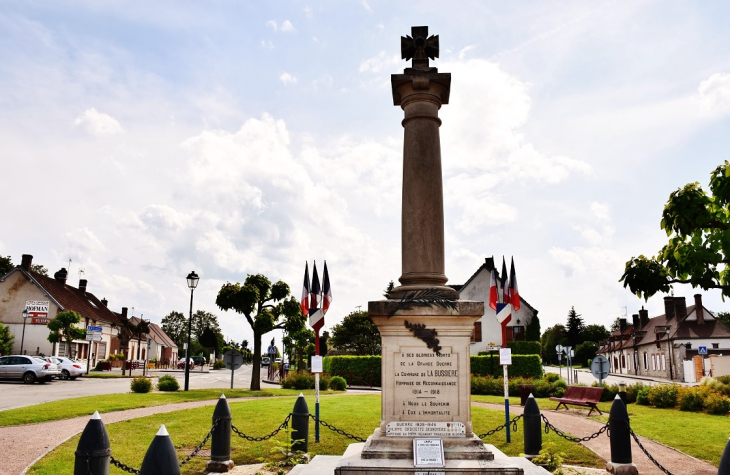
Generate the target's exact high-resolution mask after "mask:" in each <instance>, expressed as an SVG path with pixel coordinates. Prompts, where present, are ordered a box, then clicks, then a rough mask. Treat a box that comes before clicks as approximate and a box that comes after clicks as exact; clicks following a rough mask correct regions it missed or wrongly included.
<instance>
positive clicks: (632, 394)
mask: <svg viewBox="0 0 730 475" xmlns="http://www.w3.org/2000/svg"><path fill="white" fill-rule="evenodd" d="M642 388H647V389H648V386H644V384H643V383H642V382H638V383H636V384H632V385H630V386H626V402H627V403H629V404H631V403H634V402H636V397H637V395H638V394H639V391H640V390H641V389H642Z"/></svg>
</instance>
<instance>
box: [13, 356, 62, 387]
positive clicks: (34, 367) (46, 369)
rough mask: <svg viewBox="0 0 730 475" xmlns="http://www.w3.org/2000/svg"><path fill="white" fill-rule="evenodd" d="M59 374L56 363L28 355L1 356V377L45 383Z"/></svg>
mask: <svg viewBox="0 0 730 475" xmlns="http://www.w3.org/2000/svg"><path fill="white" fill-rule="evenodd" d="M58 374H59V371H58V369H56V367H55V365H53V364H51V363H48V362H46V361H43V360H41V359H36V358H33V357H31V356H26V355H9V356H3V357H0V378H1V379H20V380H22V381H23V382H24V383H26V384H32V383H34V382H36V381H38V382H39V383H45V382H48V381H50V380H52V379H53V378H54V377H55V376H57V375H58Z"/></svg>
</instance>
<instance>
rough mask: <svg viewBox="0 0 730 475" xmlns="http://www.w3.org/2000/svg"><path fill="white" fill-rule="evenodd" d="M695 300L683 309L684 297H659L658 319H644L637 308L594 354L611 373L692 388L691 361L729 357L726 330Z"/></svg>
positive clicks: (729, 334) (645, 315)
mask: <svg viewBox="0 0 730 475" xmlns="http://www.w3.org/2000/svg"><path fill="white" fill-rule="evenodd" d="M694 300H695V304H694V305H690V306H689V307H688V306H687V304H686V300H685V298H684V297H674V296H671V297H664V314H663V315H659V316H656V317H653V318H649V312H648V311H647V310H645V309H644V308H643V307H642V309H641V310H639V313H638V314H634V315H633V316H632V323H631V324H630V325H629V324H628V322H627V320H626V319H620V320H619V322H620V326H619V328H618V329H617V330H615V331H614V332H612V333H611V335H610V336H609V338H608V339H607V340H605V341H603V342H601V343H600V347H599V350H598V354H602V355H603V356H605V357H606V358H607V359H608V362H609V367H610V372H611V373H614V374H633V375H637V376H649V377H654V378H662V379H667V380H673V381H686V382H693V381H694V380H695V379H694V369H693V362H692V360H693V358H694V357H697V356H701V358H703V359H706V358H707V357H709V356H712V355H721V354H723V353H724V354H726V355H727V354H728V353H730V328H729V327H728V326H727V325H725V324H724V323H723V322H721V321H720V320H717V319H716V318H715V317H714V315H713V314H712V312H710V311H709V310H708V309H707V308H705V307H704V306H703V305H702V295H701V294H696V295H695V296H694ZM701 348H702V350H703V351H702V354H700V349H701ZM706 367H708V368H709V363H706Z"/></svg>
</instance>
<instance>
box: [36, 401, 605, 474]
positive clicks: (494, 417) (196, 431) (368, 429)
mask: <svg viewBox="0 0 730 475" xmlns="http://www.w3.org/2000/svg"><path fill="white" fill-rule="evenodd" d="M307 403H308V404H309V407H310V410H313V409H314V398H313V397H308V398H307ZM291 410H292V401H291V400H290V399H264V400H257V401H245V402H238V403H231V413H232V416H233V424H234V425H235V426H236V427H237V428H238V429H239V430H240V431H241V432H243V433H245V434H246V435H249V436H255V437H260V436H263V435H266V434H268V433H270V432H271V431H272V430H273V429H275V428H276V427H277V426H278V425H279V424H281V422H282V421H283V420H284V418H285V417H286V415H287V414H289V412H291ZM320 411H321V418H322V420H324V421H325V422H327V423H329V424H334V425H335V426H336V427H337V428H338V429H342V430H344V431H345V432H348V433H351V434H354V435H357V436H359V437H362V438H366V437H368V436H369V435H370V434H372V432H373V430H375V428H376V427H377V426H378V425H379V424H380V395H379V394H373V395H358V396H348V397H326V398H322V399H321V400H320ZM212 413H213V408H212V407H209V408H198V409H191V410H186V411H178V412H171V413H167V414H158V415H155V416H150V417H145V418H140V419H135V420H131V421H126V422H119V423H116V424H110V425H108V426H107V431H108V432H109V439H110V442H111V447H112V454H113V456H114V457H115V458H116V459H118V460H120V461H122V462H124V463H126V464H127V465H130V466H132V467H135V468H139V467H141V465H142V460H143V459H144V455H145V453H146V451H147V448H148V447H149V444H150V442H151V441H152V438H153V437H154V435H155V434H156V433H157V430H158V429H159V428H160V425H161V424H165V427H166V428H167V430H168V432H169V433H170V436H171V438H172V441H173V443H174V444H175V448H176V449H177V451H178V456H179V458H180V459H183V458H184V457H185V455H186V452H185V450H188V451H189V450H191V449H192V448H193V447H195V445H197V444H198V443H199V442H200V440H202V438H203V437H204V436H205V434H206V432H207V430H208V429H209V428H210V425H211V417H212ZM353 414H357V417H353ZM503 417H504V413H502V412H500V411H491V410H488V409H482V408H479V407H474V408H472V421H473V424H474V428H475V430H476V431H477V432H486V431H487V430H490V429H492V428H494V427H496V426H498V425H500V424H501V423H502V422H503V420H502V418H503ZM309 436H310V444H309V452H310V454H311V455H319V454H322V455H341V454H342V453H343V452H344V451H345V449H346V448H347V446H348V445H349V444H350V443H352V442H354V441H353V440H351V439H348V438H346V437H344V436H341V435H338V434H336V433H334V432H332V431H330V430H328V429H327V428H324V427H321V428H320V442H319V443H315V442H314V426H313V424H310V427H309ZM285 437H286V436H285V435H284V433H283V432H280V433H279V434H278V435H277V436H276V437H274V438H273V439H270V440H267V441H261V442H249V441H246V440H244V439H242V438H240V437H238V436H237V435H235V434H233V439H232V441H231V452H232V459H233V461H234V462H235V463H236V465H244V464H252V463H259V462H261V461H262V459H264V460H266V461H269V460H277V456H276V455H273V454H272V450H274V449H275V447H276V440H278V441H283V440H284V439H285ZM292 437H293V438H295V439H296V438H297V434H293V435H292ZM519 437H520V439H519V442H518V441H517V440H515V439H514V438H513V442H512V443H511V444H507V443H506V440H505V433H504V431H501V432H499V433H498V434H496V435H495V436H493V437H489V438H487V439H485V442H487V443H491V444H494V445H495V446H496V447H498V448H499V449H500V450H502V451H503V452H505V453H506V454H508V455H512V456H517V455H519V454H520V452H522V450H523V448H522V444H521V432H520V435H519ZM543 440H544V441H545V442H555V443H556V444H557V446H558V449H559V450H560V451H562V452H565V453H566V454H567V455H568V457H567V458H566V461H565V463H568V464H571V465H583V466H591V467H598V466H601V464H602V463H603V461H602V460H601V459H600V458H598V457H597V456H596V455H595V454H594V453H593V452H591V451H590V450H588V449H587V448H585V447H583V446H581V445H579V444H574V443H570V442H566V441H565V440H563V439H561V438H559V437H557V436H555V435H554V434H552V433H551V434H549V435H548V436H546V437H545V438H544V439H543ZM77 444H78V436H76V437H74V438H72V439H70V440H69V441H67V442H66V443H64V444H62V445H61V446H59V447H58V448H56V449H55V450H54V451H52V452H51V453H50V454H49V455H48V456H46V457H44V458H43V459H42V460H40V461H39V462H38V463H37V464H35V465H34V466H33V467H32V468H31V469H30V470H29V471H28V473H29V474H34V475H46V474H48V475H50V474H56V473H71V472H72V471H73V460H74V450H75V449H76V445H77ZM206 461H207V459H205V458H197V457H196V458H194V459H193V460H192V461H191V462H190V463H189V464H187V465H185V466H184V467H183V470H182V473H183V474H185V475H192V474H202V473H205V471H204V470H205V463H206ZM117 472H118V471H117V469H114V468H113V469H112V473H117Z"/></svg>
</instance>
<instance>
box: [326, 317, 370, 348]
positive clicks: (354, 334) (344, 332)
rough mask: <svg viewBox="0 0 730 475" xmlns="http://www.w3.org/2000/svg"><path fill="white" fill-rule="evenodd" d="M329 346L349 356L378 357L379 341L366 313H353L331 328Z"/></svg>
mask: <svg viewBox="0 0 730 475" xmlns="http://www.w3.org/2000/svg"><path fill="white" fill-rule="evenodd" d="M329 344H330V346H332V347H334V348H337V349H338V350H340V351H343V352H345V353H348V354H351V355H379V354H380V352H381V348H380V345H381V340H380V332H379V331H378V327H377V326H376V325H375V324H374V323H373V321H372V320H371V319H370V316H369V315H368V312H363V311H354V312H352V313H350V314H349V315H348V316H346V317H345V318H344V319H343V320H342V323H339V324H337V325H335V326H333V327H332V335H331V336H330V338H329Z"/></svg>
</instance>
